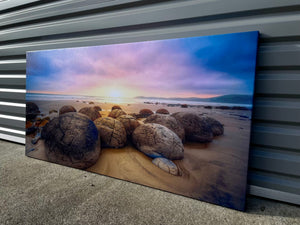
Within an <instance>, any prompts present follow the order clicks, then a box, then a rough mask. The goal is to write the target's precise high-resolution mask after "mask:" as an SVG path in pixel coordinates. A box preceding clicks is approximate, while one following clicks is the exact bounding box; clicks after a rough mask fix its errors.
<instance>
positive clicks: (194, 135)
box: [172, 112, 214, 143]
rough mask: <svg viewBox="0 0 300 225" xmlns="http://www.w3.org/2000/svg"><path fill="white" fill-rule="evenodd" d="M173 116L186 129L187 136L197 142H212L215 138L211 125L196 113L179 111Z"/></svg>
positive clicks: (187, 138)
mask: <svg viewBox="0 0 300 225" xmlns="http://www.w3.org/2000/svg"><path fill="white" fill-rule="evenodd" d="M172 116H173V117H174V118H175V119H176V120H177V121H178V122H179V123H180V124H181V126H182V127H183V128H184V131H185V138H186V140H189V141H195V142H202V143H206V142H211V141H212V140H213V137H214V136H213V131H212V128H211V125H210V124H209V123H208V122H207V121H206V120H205V119H204V117H200V116H198V115H197V114H195V113H189V112H177V113H173V114H172Z"/></svg>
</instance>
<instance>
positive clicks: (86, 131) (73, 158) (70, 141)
mask: <svg viewBox="0 0 300 225" xmlns="http://www.w3.org/2000/svg"><path fill="white" fill-rule="evenodd" d="M41 136H42V138H43V139H44V140H45V146H46V148H45V151H46V155H47V157H48V159H49V161H50V162H54V163H58V164H62V165H65V166H71V167H74V168H78V169H86V168H88V167H90V166H92V165H94V164H95V163H96V162H97V160H98V158H99V155H100V143H99V137H98V131H97V128H96V126H95V124H94V123H93V121H91V120H90V119H88V118H87V117H86V116H84V115H80V114H78V113H74V112H70V113H65V114H63V115H60V116H59V117H56V118H54V119H52V120H51V121H50V122H48V123H47V124H46V125H45V127H44V128H43V130H42V135H41Z"/></svg>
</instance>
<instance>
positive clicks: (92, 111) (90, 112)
mask: <svg viewBox="0 0 300 225" xmlns="http://www.w3.org/2000/svg"><path fill="white" fill-rule="evenodd" d="M79 113H82V114H84V115H87V116H88V117H89V118H90V119H91V120H93V121H94V120H96V119H98V118H100V117H101V114H100V113H99V111H98V110H97V108H95V107H84V108H82V109H80V110H79Z"/></svg>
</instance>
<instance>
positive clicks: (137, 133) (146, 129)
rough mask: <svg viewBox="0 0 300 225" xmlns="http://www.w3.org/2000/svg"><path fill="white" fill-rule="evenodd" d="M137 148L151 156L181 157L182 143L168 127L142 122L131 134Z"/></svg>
mask: <svg viewBox="0 0 300 225" xmlns="http://www.w3.org/2000/svg"><path fill="white" fill-rule="evenodd" d="M132 141H133V143H134V145H135V146H136V147H137V149H138V150H140V151H141V152H143V153H144V154H146V155H148V156H149V157H151V158H157V157H164V158H167V159H171V160H172V159H182V158H183V151H184V149H183V144H182V142H181V140H180V139H179V137H178V136H177V135H176V134H175V133H174V132H173V131H171V130H170V129H169V128H167V127H165V126H163V125H160V124H155V123H147V124H142V125H140V126H139V127H137V128H136V129H135V130H134V132H133V134H132Z"/></svg>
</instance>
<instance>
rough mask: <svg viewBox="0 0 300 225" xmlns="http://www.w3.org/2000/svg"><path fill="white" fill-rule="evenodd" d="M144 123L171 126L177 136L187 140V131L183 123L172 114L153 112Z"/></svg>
mask: <svg viewBox="0 0 300 225" xmlns="http://www.w3.org/2000/svg"><path fill="white" fill-rule="evenodd" d="M144 123H157V124H160V125H163V126H165V127H167V128H169V129H170V130H171V131H173V132H174V133H175V134H177V136H178V137H179V138H180V139H181V140H182V141H184V140H185V133H184V129H183V127H182V126H181V124H180V123H179V122H178V121H177V120H176V119H175V118H174V117H172V116H170V115H163V114H153V115H151V116H149V117H148V118H147V119H146V120H145V121H144Z"/></svg>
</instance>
